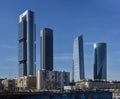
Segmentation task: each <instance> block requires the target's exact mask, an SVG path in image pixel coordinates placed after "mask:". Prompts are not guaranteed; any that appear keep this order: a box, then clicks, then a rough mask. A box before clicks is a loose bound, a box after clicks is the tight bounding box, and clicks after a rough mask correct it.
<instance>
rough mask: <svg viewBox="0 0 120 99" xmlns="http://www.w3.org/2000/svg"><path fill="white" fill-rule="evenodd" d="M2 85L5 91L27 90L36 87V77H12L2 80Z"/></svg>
mask: <svg viewBox="0 0 120 99" xmlns="http://www.w3.org/2000/svg"><path fill="white" fill-rule="evenodd" d="M2 86H3V90H4V91H12V92H15V91H16V92H18V91H26V90H34V89H36V77H34V76H23V77H17V78H10V79H4V80H2Z"/></svg>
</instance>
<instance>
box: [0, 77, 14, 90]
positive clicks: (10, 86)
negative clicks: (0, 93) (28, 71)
mask: <svg viewBox="0 0 120 99" xmlns="http://www.w3.org/2000/svg"><path fill="white" fill-rule="evenodd" d="M2 85H3V90H4V91H15V79H4V80H3V81H2Z"/></svg>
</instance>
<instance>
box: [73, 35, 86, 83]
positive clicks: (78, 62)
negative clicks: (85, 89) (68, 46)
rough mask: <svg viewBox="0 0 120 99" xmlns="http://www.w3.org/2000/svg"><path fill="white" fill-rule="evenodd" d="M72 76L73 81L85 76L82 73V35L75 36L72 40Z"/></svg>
mask: <svg viewBox="0 0 120 99" xmlns="http://www.w3.org/2000/svg"><path fill="white" fill-rule="evenodd" d="M73 69H74V71H73V74H74V75H73V76H74V81H75V82H76V81H79V80H81V79H84V78H85V74H84V49H83V36H82V35H81V36H79V37H76V38H75V40H74V51H73Z"/></svg>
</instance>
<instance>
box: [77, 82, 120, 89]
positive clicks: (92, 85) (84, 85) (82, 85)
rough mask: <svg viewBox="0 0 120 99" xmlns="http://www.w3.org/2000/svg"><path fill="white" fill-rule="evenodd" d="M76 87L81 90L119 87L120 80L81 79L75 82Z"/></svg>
mask: <svg viewBox="0 0 120 99" xmlns="http://www.w3.org/2000/svg"><path fill="white" fill-rule="evenodd" d="M76 89H81V90H105V89H120V81H104V80H81V81H78V82H76Z"/></svg>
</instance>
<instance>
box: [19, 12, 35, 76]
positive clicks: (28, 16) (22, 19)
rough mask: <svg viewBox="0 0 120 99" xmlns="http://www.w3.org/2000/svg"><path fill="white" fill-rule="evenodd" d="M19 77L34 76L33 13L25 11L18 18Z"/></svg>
mask: <svg viewBox="0 0 120 99" xmlns="http://www.w3.org/2000/svg"><path fill="white" fill-rule="evenodd" d="M18 32H19V33H18V41H19V56H18V61H19V76H20V77H22V76H28V75H32V76H35V75H36V64H35V61H36V54H35V49H36V44H35V41H36V39H35V36H36V34H35V23H34V12H32V11H30V10H26V11H25V12H24V13H22V14H21V15H20V16H19V31H18Z"/></svg>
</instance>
